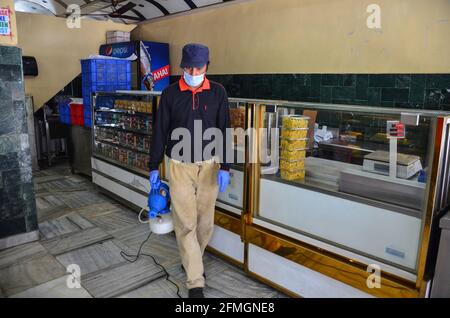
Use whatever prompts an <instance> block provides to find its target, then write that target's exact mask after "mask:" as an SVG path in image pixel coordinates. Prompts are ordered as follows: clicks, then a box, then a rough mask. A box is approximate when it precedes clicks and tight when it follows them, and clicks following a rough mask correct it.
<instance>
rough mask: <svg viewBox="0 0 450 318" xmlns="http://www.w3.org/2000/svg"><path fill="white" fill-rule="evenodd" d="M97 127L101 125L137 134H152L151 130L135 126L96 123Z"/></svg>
mask: <svg viewBox="0 0 450 318" xmlns="http://www.w3.org/2000/svg"><path fill="white" fill-rule="evenodd" d="M95 127H96V128H97V127H101V128H112V129H116V130H121V131H128V132H133V133H137V134H141V135H148V136H151V135H152V133H151V132H149V131H144V130H139V129H133V128H124V127H122V126H120V125H116V124H96V125H95Z"/></svg>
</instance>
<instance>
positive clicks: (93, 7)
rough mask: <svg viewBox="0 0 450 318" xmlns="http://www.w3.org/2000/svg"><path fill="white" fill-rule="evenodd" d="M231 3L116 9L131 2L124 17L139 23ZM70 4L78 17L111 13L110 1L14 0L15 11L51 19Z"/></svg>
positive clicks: (161, 0) (150, 3)
mask: <svg viewBox="0 0 450 318" xmlns="http://www.w3.org/2000/svg"><path fill="white" fill-rule="evenodd" d="M228 1H231V0H125V1H123V2H121V3H119V4H118V5H117V6H116V9H119V8H120V7H121V6H123V5H125V4H127V3H129V2H132V3H134V4H136V6H135V7H134V8H133V9H131V10H129V11H128V12H126V13H124V15H127V16H132V17H136V18H139V19H140V21H145V20H151V19H154V18H159V17H163V16H168V15H171V14H174V13H180V12H185V11H189V10H195V9H197V8H201V7H206V6H210V5H215V4H219V3H222V2H228ZM70 4H77V5H79V6H80V7H81V14H109V13H111V12H113V11H114V9H113V7H112V5H111V0H15V10H16V11H19V12H27V13H38V14H46V15H53V16H64V15H66V14H70V13H71V11H66V10H67V6H68V5H70ZM85 17H86V18H89V19H96V20H108V19H109V20H112V21H114V22H117V23H126V24H130V23H139V22H140V21H136V20H130V19H126V18H111V17H108V16H85Z"/></svg>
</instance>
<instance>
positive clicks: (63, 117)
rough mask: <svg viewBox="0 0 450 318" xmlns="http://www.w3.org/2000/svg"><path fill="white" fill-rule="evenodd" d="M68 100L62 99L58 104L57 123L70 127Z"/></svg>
mask: <svg viewBox="0 0 450 318" xmlns="http://www.w3.org/2000/svg"><path fill="white" fill-rule="evenodd" d="M70 102H71V100H70V99H63V100H61V101H59V103H58V109H59V121H60V122H61V123H63V124H68V125H70Z"/></svg>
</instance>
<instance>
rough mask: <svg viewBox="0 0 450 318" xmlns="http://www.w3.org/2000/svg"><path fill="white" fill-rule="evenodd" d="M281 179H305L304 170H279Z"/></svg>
mask: <svg viewBox="0 0 450 318" xmlns="http://www.w3.org/2000/svg"><path fill="white" fill-rule="evenodd" d="M280 175H281V178H282V179H285V180H299V179H304V178H305V170H280Z"/></svg>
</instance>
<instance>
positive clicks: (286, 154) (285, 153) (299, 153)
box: [280, 149, 306, 160]
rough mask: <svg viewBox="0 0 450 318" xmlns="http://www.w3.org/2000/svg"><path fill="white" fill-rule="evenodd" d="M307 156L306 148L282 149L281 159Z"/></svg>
mask: <svg viewBox="0 0 450 318" xmlns="http://www.w3.org/2000/svg"><path fill="white" fill-rule="evenodd" d="M304 158H306V149H296V150H287V149H281V151H280V159H288V160H298V159H304Z"/></svg>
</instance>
